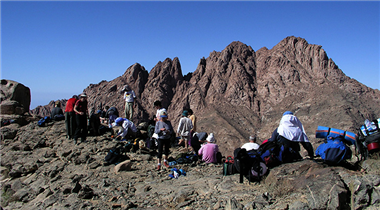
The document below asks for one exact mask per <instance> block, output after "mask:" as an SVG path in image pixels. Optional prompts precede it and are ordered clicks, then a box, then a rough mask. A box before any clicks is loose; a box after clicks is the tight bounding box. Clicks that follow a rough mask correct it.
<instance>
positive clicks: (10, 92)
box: [0, 79, 31, 115]
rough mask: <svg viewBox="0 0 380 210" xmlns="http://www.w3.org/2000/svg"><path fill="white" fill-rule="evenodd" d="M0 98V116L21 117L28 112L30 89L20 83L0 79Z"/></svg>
mask: <svg viewBox="0 0 380 210" xmlns="http://www.w3.org/2000/svg"><path fill="white" fill-rule="evenodd" d="M0 98H1V99H0V113H1V114H8V115H12V114H16V115H21V114H24V113H25V112H29V106H30V100H31V96H30V89H29V88H28V87H26V86H25V85H23V84H21V83H18V82H15V81H12V80H6V79H2V80H1V92H0Z"/></svg>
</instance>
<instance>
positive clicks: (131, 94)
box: [124, 90, 136, 102]
mask: <svg viewBox="0 0 380 210" xmlns="http://www.w3.org/2000/svg"><path fill="white" fill-rule="evenodd" d="M135 98H136V94H135V91H133V90H129V91H125V92H124V100H125V102H133V100H134V99H135Z"/></svg>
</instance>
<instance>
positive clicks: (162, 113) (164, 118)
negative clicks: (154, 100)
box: [160, 110, 168, 121]
mask: <svg viewBox="0 0 380 210" xmlns="http://www.w3.org/2000/svg"><path fill="white" fill-rule="evenodd" d="M160 118H161V121H166V120H168V113H166V111H165V110H162V111H161V112H160Z"/></svg>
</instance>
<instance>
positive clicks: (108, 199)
mask: <svg viewBox="0 0 380 210" xmlns="http://www.w3.org/2000/svg"><path fill="white" fill-rule="evenodd" d="M1 133H2V140H1V145H0V146H1V206H2V207H3V208H4V209H111V208H112V209H113V208H115V209H130V208H134V209H348V208H351V209H378V208H379V207H380V175H379V174H380V173H379V172H380V164H379V163H380V161H379V160H378V158H376V154H375V155H374V156H372V158H370V159H368V160H365V161H363V162H360V164H359V167H355V169H352V168H351V169H349V168H344V167H331V166H327V165H325V164H323V163H321V162H320V161H318V160H308V159H305V160H303V161H299V162H295V163H290V164H283V165H281V166H278V167H275V168H273V169H271V170H270V171H269V173H268V175H266V176H265V177H264V178H263V179H262V180H261V181H260V182H251V183H250V182H249V181H248V180H247V179H244V182H243V183H239V175H238V174H235V175H231V176H223V173H222V165H218V164H205V163H197V164H181V165H176V166H175V167H176V168H178V169H184V170H185V171H186V172H187V174H186V176H180V177H179V178H178V179H172V178H170V177H169V176H168V175H169V174H170V173H171V171H170V169H165V168H164V169H163V170H161V171H156V170H155V169H156V161H157V160H156V158H155V157H154V156H152V155H150V154H149V153H148V154H144V152H142V151H137V152H135V153H133V152H129V153H127V156H128V157H129V159H130V162H131V164H132V166H131V168H130V170H121V171H118V172H115V165H108V164H105V162H104V158H105V156H106V154H107V152H108V151H109V149H111V148H112V147H114V146H115V145H116V144H117V142H115V141H113V140H112V139H111V138H109V134H105V135H103V136H97V137H88V138H87V142H85V143H81V144H79V145H74V144H73V143H72V141H71V140H68V139H66V134H65V126H64V122H63V121H61V122H54V123H51V124H49V125H48V126H46V127H38V126H37V122H32V123H30V124H28V125H26V126H22V127H20V126H19V125H17V124H11V125H8V126H4V127H2V128H1ZM179 153H180V149H179V148H172V149H171V155H170V156H171V157H175V156H176V155H177V154H179ZM223 155H224V156H227V155H232V154H223Z"/></svg>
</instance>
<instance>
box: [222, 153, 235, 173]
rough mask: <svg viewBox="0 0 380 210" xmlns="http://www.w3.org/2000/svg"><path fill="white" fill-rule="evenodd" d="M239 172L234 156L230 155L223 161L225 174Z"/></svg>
mask: <svg viewBox="0 0 380 210" xmlns="http://www.w3.org/2000/svg"><path fill="white" fill-rule="evenodd" d="M237 172H238V171H237V170H236V168H235V165H234V157H232V156H228V157H227V158H226V160H225V161H224V163H223V176H228V175H232V174H236V173H237Z"/></svg>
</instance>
